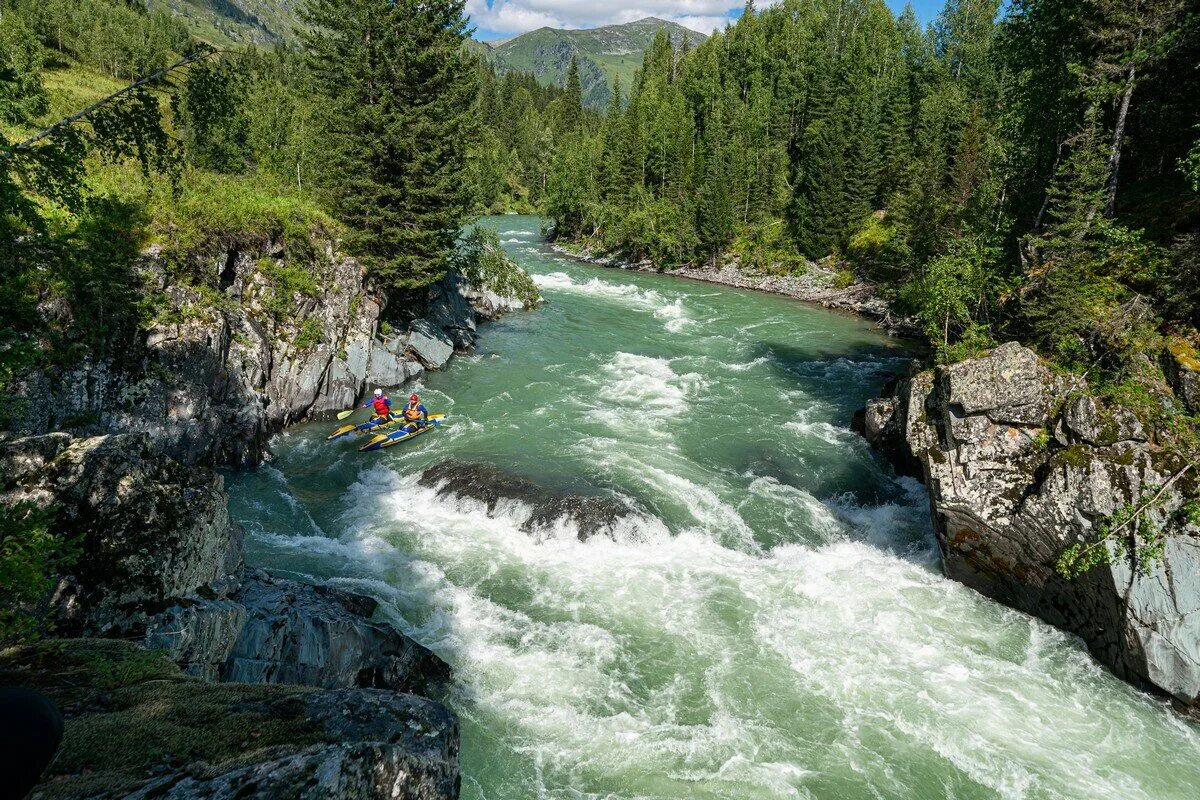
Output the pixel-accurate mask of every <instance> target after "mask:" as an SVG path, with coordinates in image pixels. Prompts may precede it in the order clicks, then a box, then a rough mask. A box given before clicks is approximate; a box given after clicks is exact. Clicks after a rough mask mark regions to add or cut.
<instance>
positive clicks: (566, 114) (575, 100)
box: [560, 56, 583, 133]
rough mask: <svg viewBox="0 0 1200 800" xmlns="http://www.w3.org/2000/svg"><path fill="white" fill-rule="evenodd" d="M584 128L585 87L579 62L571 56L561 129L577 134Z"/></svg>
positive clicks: (563, 100)
mask: <svg viewBox="0 0 1200 800" xmlns="http://www.w3.org/2000/svg"><path fill="white" fill-rule="evenodd" d="M582 128H583V87H582V85H580V83H579V60H578V59H576V58H575V56H571V66H570V67H568V68H567V83H566V91H565V93H564V94H563V98H562V122H561V126H560V129H561V130H562V131H563V132H565V133H576V132H578V131H579V130H580V129H582Z"/></svg>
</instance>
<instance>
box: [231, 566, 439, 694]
mask: <svg viewBox="0 0 1200 800" xmlns="http://www.w3.org/2000/svg"><path fill="white" fill-rule="evenodd" d="M232 599H233V600H234V601H235V602H236V603H239V604H240V605H241V606H242V607H243V608H244V609H245V614H246V621H245V624H244V625H243V627H242V629H241V631H240V632H239V635H238V638H237V640H236V641H235V642H234V644H233V647H232V649H231V650H230V651H229V656H228V658H227V660H226V661H225V663H224V664H223V665H222V667H221V670H220V674H219V677H220V679H221V680H224V681H234V682H237V683H300V684H304V685H306V686H326V687H353V686H357V687H375V688H387V689H394V690H396V691H402V692H417V693H421V694H425V693H428V692H430V691H431V690H433V689H434V688H435V687H437V686H438V685H439V684H441V683H443V682H445V681H447V680H449V679H450V668H449V667H448V666H447V665H446V663H445V662H444V661H442V660H441V659H440V658H438V657H437V656H435V655H434V654H433V653H431V652H430V651H429V650H428V649H427V648H425V647H422V646H421V645H420V644H417V642H415V641H413V640H412V639H410V638H409V637H408V636H405V635H404V634H403V633H401V632H400V631H398V630H396V629H395V628H393V627H392V626H391V625H388V624H386V623H375V622H370V621H369V620H370V618H371V616H372V615H373V614H374V613H375V608H376V602H375V601H374V600H373V599H371V598H369V597H365V596H363V595H356V594H352V593H350V592H345V591H342V590H340V589H336V588H333V587H329V586H319V585H318V586H312V585H308V584H302V583H297V582H295V581H287V580H280V579H277V578H273V577H271V576H270V575H267V574H266V573H264V572H256V573H255V574H253V575H252V576H250V577H249V578H248V579H247V580H246V581H245V582H244V583H243V584H242V586H241V587H240V588H239V589H238V591H237V592H236V593H235V594H234V595H233V598H232Z"/></svg>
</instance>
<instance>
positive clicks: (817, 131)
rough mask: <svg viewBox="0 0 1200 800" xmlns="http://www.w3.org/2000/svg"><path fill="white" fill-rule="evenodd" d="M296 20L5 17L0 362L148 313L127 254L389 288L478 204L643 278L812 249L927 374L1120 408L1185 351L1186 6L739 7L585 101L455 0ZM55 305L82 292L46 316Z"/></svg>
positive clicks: (1192, 230) (840, 0)
mask: <svg viewBox="0 0 1200 800" xmlns="http://www.w3.org/2000/svg"><path fill="white" fill-rule="evenodd" d="M305 8H306V11H305V14H306V15H307V20H308V23H309V24H310V26H311V29H310V30H311V31H312V32H311V33H308V34H306V35H305V36H303V37H302V42H301V44H300V45H299V46H295V47H293V46H282V45H281V46H279V47H276V48H274V49H266V50H260V49H256V48H254V47H250V48H245V49H241V50H236V51H223V52H213V51H212V49H211V47H210V46H208V45H206V44H205V43H204V42H201V41H199V40H198V39H196V38H195V37H194V36H193V35H192V34H190V33H189V32H188V30H187V29H186V27H185V25H184V23H182V22H180V21H179V20H178V19H175V18H172V17H169V16H167V15H164V14H161V13H152V12H148V11H146V10H144V9H143V8H142V7H140V6H138V5H130V4H126V3H122V2H117V1H116V0H85V2H82V3H67V2H65V0H47V2H41V3H33V2H31V1H30V0H17V2H14V3H12V4H9V6H8V8H7V9H6V10H5V12H4V14H3V17H2V22H0V40H2V42H3V47H2V53H3V55H2V58H3V69H0V73H2V78H0V116H2V117H3V120H2V124H3V131H2V132H3V135H4V137H5V140H4V143H3V144H2V145H0V153H3V173H2V176H0V184H2V185H0V190H2V191H0V202H3V209H2V210H3V214H4V220H5V222H4V228H3V237H4V240H5V245H6V247H5V254H4V257H3V258H4V264H3V265H2V269H3V275H2V276H0V277H3V289H2V291H3V299H4V300H5V302H6V306H7V307H10V308H12V309H13V313H12V314H11V322H9V321H6V326H5V332H4V333H3V334H0V335H3V336H4V337H5V338H4V344H3V346H4V350H3V353H4V358H3V360H4V361H5V363H6V366H3V367H0V371H7V372H9V373H11V372H12V370H13V369H15V368H16V366H14V365H18V366H19V365H20V364H22V363H25V362H24V361H23V359H24V358H25V356H26V355H28V351H29V348H30V346H31V345H33V346H34V347H33V349H35V350H36V349H39V348H40V349H41V350H47V349H50V350H56V351H59V352H63V351H65V350H67V349H69V348H68V347H67V345H78V347H76V350H78V349H79V348H84V349H87V348H96V347H102V346H103V344H104V343H105V342H107V341H109V340H110V339H111V338H112V336H113V335H114V334H115V333H117V332H121V331H128V330H130V329H131V328H135V327H136V326H137V325H139V324H141V322H143V321H145V320H146V319H147V318H149V316H150V315H152V314H153V309H152V308H149V307H148V305H152V303H150V304H148V303H147V302H146V299H147V298H145V297H144V296H143V294H142V293H141V292H140V290H139V287H138V286H137V285H136V284H137V277H136V275H135V273H134V270H133V262H134V260H135V259H136V258H137V256H138V253H139V252H140V251H141V250H143V249H144V248H145V247H146V246H148V245H150V244H159V245H160V246H162V247H163V248H165V249H166V250H167V251H168V252H169V253H177V254H180V260H186V254H187V253H189V252H190V251H191V250H192V249H193V248H194V247H196V246H197V245H198V243H200V242H202V241H203V240H204V239H205V238H206V237H209V236H211V235H213V234H214V233H225V234H229V233H236V232H237V231H239V230H241V231H252V232H254V233H256V234H259V235H261V234H264V233H265V234H266V235H269V236H270V237H271V238H272V239H273V240H274V239H278V240H280V241H283V242H285V243H287V244H289V245H290V246H292V247H294V248H295V251H296V252H298V253H302V252H304V251H305V247H306V245H307V243H308V240H309V236H308V233H309V232H310V231H311V230H313V229H316V228H319V229H320V230H322V231H324V232H331V233H333V234H334V235H336V236H337V237H339V238H340V239H341V240H342V241H343V242H344V244H345V246H346V247H347V248H348V249H349V250H350V252H352V253H353V254H355V255H357V256H359V257H360V258H361V260H362V262H363V264H364V266H365V268H366V269H367V270H368V271H369V272H370V273H371V274H372V275H373V276H374V278H375V281H376V283H377V285H378V286H379V288H380V289H381V290H382V291H383V292H384V293H386V294H388V295H389V296H390V297H391V298H392V300H393V301H394V302H395V303H396V304H397V305H401V304H404V303H406V302H410V301H412V298H414V297H419V296H420V295H421V292H422V289H423V287H424V286H427V285H428V284H430V283H431V282H433V281H436V280H437V279H438V277H440V275H441V274H442V273H443V271H444V270H445V269H446V267H447V264H448V263H449V262H448V259H449V257H450V254H451V251H452V249H453V246H454V242H455V237H456V233H457V230H458V228H459V226H460V225H461V224H462V223H463V222H464V221H465V220H467V219H468V218H469V217H470V216H471V214H472V213H482V212H503V211H521V212H539V213H544V214H546V215H548V216H550V217H552V218H553V219H554V221H555V226H556V233H557V235H558V236H560V237H564V238H569V239H574V240H578V241H581V242H584V243H587V244H589V245H592V246H597V247H600V248H602V249H604V250H607V251H610V252H613V253H617V254H619V255H622V256H624V257H626V258H629V259H649V260H652V261H654V262H655V263H657V264H659V265H662V266H675V265H682V264H692V265H700V264H716V263H718V262H721V263H724V262H726V261H732V262H735V263H737V264H738V265H740V266H741V267H742V268H743V269H749V270H754V271H761V272H772V273H784V274H786V273H789V272H791V273H795V272H799V271H804V270H807V269H810V265H811V264H812V263H813V262H814V261H822V262H824V267H825V270H824V273H827V274H830V275H837V276H838V279H837V282H840V283H844V284H849V283H851V282H853V281H867V282H870V283H873V284H875V285H876V286H877V287H878V289H879V291H880V292H881V293H882V294H883V295H884V296H885V297H886V298H887V299H888V301H889V302H890V303H891V305H892V307H893V308H894V309H896V310H897V311H898V312H900V313H902V314H905V315H908V316H910V317H912V318H913V319H915V320H917V321H918V323H919V325H920V326H921V328H922V330H923V332H924V333H925V335H926V336H927V337H928V339H929V340H930V342H931V343H932V344H933V345H934V347H935V348H936V350H937V353H938V357H939V358H940V359H941V360H943V361H953V360H956V359H959V358H962V357H966V356H969V355H971V354H973V353H976V352H979V351H981V350H983V349H986V348H987V347H989V346H991V345H992V344H994V343H995V342H998V341H1001V340H1004V339H1018V340H1020V341H1022V342H1025V343H1027V344H1030V345H1031V346H1034V347H1036V348H1037V349H1038V351H1039V352H1041V353H1042V354H1043V355H1045V356H1047V357H1049V358H1051V359H1053V360H1054V361H1055V363H1057V364H1059V365H1060V366H1062V367H1064V368H1065V369H1069V370H1073V371H1075V372H1078V373H1080V374H1083V375H1086V376H1087V377H1088V379H1089V381H1091V382H1092V384H1093V386H1094V388H1096V389H1097V391H1099V392H1100V393H1102V394H1107V395H1110V396H1111V397H1112V398H1113V399H1117V398H1123V400H1122V402H1126V401H1128V402H1135V401H1136V402H1135V404H1140V405H1142V406H1144V410H1145V412H1146V413H1147V414H1150V413H1152V412H1153V413H1157V411H1156V409H1158V408H1159V407H1161V406H1162V404H1163V400H1164V398H1166V397H1167V395H1168V394H1169V392H1165V391H1164V387H1165V385H1166V383H1167V379H1168V378H1169V377H1171V376H1172V375H1173V374H1174V373H1175V372H1177V371H1178V369H1185V370H1187V369H1190V367H1189V366H1188V364H1187V363H1184V362H1178V359H1176V362H1177V363H1176V364H1174V365H1173V366H1170V365H1169V366H1170V368H1168V369H1167V370H1166V372H1165V373H1164V371H1163V370H1161V369H1159V365H1160V363H1161V362H1162V361H1163V360H1164V359H1165V358H1166V357H1167V356H1166V355H1164V354H1167V355H1169V354H1172V353H1178V352H1194V348H1195V346H1196V345H1197V344H1200V340H1198V337H1197V334H1196V332H1195V319H1196V317H1197V315H1198V314H1200V294H1198V292H1200V288H1197V287H1200V275H1198V273H1197V270H1198V269H1200V266H1198V265H1200V255H1198V250H1197V248H1198V242H1200V233H1198V230H1200V144H1198V138H1200V137H1198V134H1197V131H1198V128H1197V125H1198V124H1200V119H1198V118H1197V112H1196V109H1197V108H1198V107H1200V102H1198V101H1200V98H1198V97H1197V96H1196V95H1197V92H1200V89H1198V88H1197V87H1200V74H1197V70H1198V69H1200V67H1197V64H1198V63H1200V57H1198V56H1200V50H1198V48H1200V44H1198V42H1200V30H1198V27H1200V22H1198V21H1197V20H1198V19H1200V15H1198V14H1197V10H1198V6H1197V2H1196V0H1142V2H1139V3H1135V4H1133V5H1129V4H1118V3H1114V2H1110V0H1066V2H1051V1H1050V0H1021V2H1018V3H1015V4H1013V5H1011V6H1009V7H1006V8H1005V9H1003V10H1002V9H1000V8H999V7H998V5H997V2H996V0H951V2H950V3H949V4H948V5H947V6H946V8H945V10H944V11H943V12H942V13H941V14H940V15H939V16H938V17H937V19H936V20H935V21H934V22H933V23H932V24H931V25H929V26H927V27H922V26H921V25H920V24H919V23H918V21H917V19H916V17H915V15H914V14H913V13H912V11H911V10H908V11H905V12H904V13H901V14H899V15H895V14H893V13H892V12H891V11H890V10H889V9H888V8H887V6H886V5H885V4H884V3H883V2H882V1H881V0H822V1H821V2H805V1H804V0H785V2H782V3H778V4H775V5H772V6H771V7H769V8H765V9H761V10H760V9H756V8H755V7H754V4H753V3H750V4H748V5H747V7H746V9H745V11H746V13H744V14H743V16H742V17H741V19H740V20H739V21H738V22H737V23H736V24H734V25H732V26H730V27H729V28H727V29H726V30H725V31H723V32H718V33H717V35H715V36H713V37H712V38H710V39H708V40H704V41H698V42H697V43H693V42H691V41H689V40H688V39H687V38H686V37H684V38H682V39H681V40H678V41H676V42H672V40H671V39H670V38H669V37H668V36H667V35H666V34H662V35H660V36H658V38H657V39H656V40H655V41H654V43H653V45H652V46H651V48H650V49H649V51H648V52H647V53H646V54H645V59H644V63H643V66H642V69H641V70H640V71H639V72H638V73H637V74H636V76H635V78H634V80H633V82H632V84H631V85H629V86H616V87H614V91H613V93H612V100H611V103H610V104H609V107H608V108H607V110H606V111H605V112H603V113H599V112H596V111H594V110H591V109H589V108H585V107H584V105H583V98H582V90H581V86H580V78H579V69H578V66H577V65H574V64H572V65H571V67H570V68H569V69H568V70H567V74H566V79H565V81H564V84H565V85H564V86H562V87H553V86H550V87H547V86H542V85H540V84H538V82H537V81H536V80H535V79H534V78H533V77H532V76H530V75H526V74H521V73H517V72H509V73H506V74H497V73H496V72H495V71H494V69H493V68H492V67H490V66H489V65H487V64H486V63H485V62H484V61H482V60H479V59H477V57H476V56H474V55H472V53H471V51H470V50H469V49H467V48H464V47H463V46H462V45H463V41H464V38H465V36H466V34H467V33H468V23H467V21H466V20H465V18H464V5H463V3H462V2H461V1H460V2H454V1H453V0H442V1H440V2H436V3H432V4H430V3H423V4H413V3H391V2H385V0H372V1H371V2H368V3H362V2H350V1H349V0H311V2H308V3H307V4H306V5H305ZM181 62H182V63H181ZM169 67H174V68H173V69H168V68H169ZM147 75H155V76H157V77H156V79H155V80H153V81H151V82H148V83H147V84H145V85H143V86H140V87H138V88H136V89H134V90H132V91H128V92H126V93H125V94H122V95H121V96H120V97H119V98H117V99H116V100H113V101H111V102H107V103H105V104H104V105H103V106H101V107H100V108H97V109H95V110H93V111H92V112H91V113H89V114H86V115H85V116H84V117H82V118H80V119H79V120H77V121H76V122H75V123H74V124H71V125H65V126H62V127H59V128H57V129H56V130H55V131H54V132H53V133H52V134H51V135H48V136H46V137H45V138H43V139H41V140H39V141H37V142H36V143H34V144H31V145H28V146H18V145H17V143H18V142H21V141H22V140H24V139H25V138H27V137H28V136H30V135H33V134H36V133H37V132H38V131H40V130H43V129H44V128H45V127H46V126H48V125H51V124H52V123H54V122H56V121H58V120H62V119H64V118H69V115H71V114H73V113H76V112H79V111H80V110H81V109H83V108H84V107H86V106H87V105H88V104H89V103H92V102H96V101H99V100H102V99H104V98H106V97H109V96H110V95H112V94H113V93H114V92H118V91H119V90H121V89H122V88H123V87H125V86H127V85H128V84H129V83H130V82H131V81H132V80H135V79H138V78H141V77H144V76H147ZM112 276H115V279H114V278H112ZM831 288H834V289H836V285H835V286H833V287H831ZM55 294H56V295H58V296H60V297H69V299H70V302H69V303H67V304H66V307H67V308H76V309H78V310H80V312H83V313H75V314H73V315H70V317H71V324H70V325H65V326H62V329H61V330H59V329H57V328H56V325H49V326H48V325H47V324H46V318H45V314H44V313H43V312H44V310H45V308H46V306H47V302H46V301H47V298H48V297H49V296H50V295H55ZM59 334H61V335H59ZM52 335H57V336H58V338H59V339H60V340H62V341H59V342H56V343H51V342H49V339H50V338H53V336H52ZM66 340H69V341H66ZM50 344H53V345H54V346H52V347H48V346H47V345H50ZM1192 371H1193V372H1194V370H1192Z"/></svg>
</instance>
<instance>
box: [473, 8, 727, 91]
mask: <svg viewBox="0 0 1200 800" xmlns="http://www.w3.org/2000/svg"><path fill="white" fill-rule="evenodd" d="M659 33H665V34H666V35H667V36H668V37H670V39H671V41H672V42H673V43H674V44H675V45H676V46H682V45H683V43H684V41H685V40H686V41H688V42H690V43H691V44H692V45H695V44H698V43H699V42H702V41H704V40H705V39H707V38H708V37H707V36H705V35H704V34H701V33H697V32H696V31H691V30H688V29H687V28H685V27H683V26H682V25H679V24H677V23H674V22H668V21H667V20H662V19H655V18H654V17H647V18H646V19H641V20H638V21H636V22H627V23H625V24H623V25H605V26H604V27H600V28H587V29H583V30H559V29H556V28H538V29H537V30H534V31H529V32H528V33H523V34H521V35H520V36H514V37H513V38H511V39H507V40H505V41H503V42H496V43H493V44H491V45H483V46H482V47H481V48H480V49H481V50H482V52H484V53H485V55H486V57H487V59H488V60H489V61H490V62H491V63H492V64H494V65H495V67H496V69H497V71H499V72H500V73H502V74H503V73H507V72H514V71H515V72H525V73H531V74H532V75H534V76H535V77H536V78H537V79H538V80H539V81H540V82H541V83H543V84H547V85H557V86H563V85H565V84H566V78H567V71H568V70H569V68H570V64H571V62H572V61H573V60H574V61H575V62H576V63H577V69H578V70H579V72H580V76H581V83H582V86H583V102H584V104H585V105H587V106H589V107H590V108H593V109H595V110H598V111H599V110H603V109H604V107H605V106H607V105H608V103H609V102H610V101H611V99H612V90H613V87H614V86H615V85H616V84H617V83H621V84H624V85H625V86H629V85H631V84H632V82H633V76H634V73H636V72H637V70H638V69H639V68H640V67H641V66H642V58H643V56H644V54H645V52H646V51H647V50H648V49H650V45H651V44H652V43H653V42H654V38H655V36H657V35H658V34H659Z"/></svg>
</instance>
